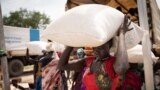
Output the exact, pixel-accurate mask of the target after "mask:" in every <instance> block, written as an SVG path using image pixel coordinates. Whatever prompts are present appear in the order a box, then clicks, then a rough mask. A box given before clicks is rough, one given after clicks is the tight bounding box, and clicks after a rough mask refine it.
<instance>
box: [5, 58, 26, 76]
mask: <svg viewBox="0 0 160 90" xmlns="http://www.w3.org/2000/svg"><path fill="white" fill-rule="evenodd" d="M23 66H24V65H23V63H22V61H21V60H19V59H12V60H11V61H10V62H9V66H8V67H9V68H8V69H9V74H10V75H11V76H19V75H21V74H22V73H23V68H24V67H23Z"/></svg>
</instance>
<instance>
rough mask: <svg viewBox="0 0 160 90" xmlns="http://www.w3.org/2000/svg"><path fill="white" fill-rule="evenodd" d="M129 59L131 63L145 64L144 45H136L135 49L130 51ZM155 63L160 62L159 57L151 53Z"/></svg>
mask: <svg viewBox="0 0 160 90" xmlns="http://www.w3.org/2000/svg"><path fill="white" fill-rule="evenodd" d="M127 52H128V59H129V62H130V63H143V52H142V45H136V46H135V47H133V48H131V49H128V50H127ZM151 56H152V60H153V62H156V61H157V60H158V57H155V55H154V54H153V52H151Z"/></svg>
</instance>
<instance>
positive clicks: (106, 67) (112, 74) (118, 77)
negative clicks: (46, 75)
mask: <svg viewBox="0 0 160 90" xmlns="http://www.w3.org/2000/svg"><path fill="white" fill-rule="evenodd" d="M129 25H130V23H129V24H128V18H127V16H125V18H124V23H123V25H121V27H120V28H119V43H118V50H117V53H116V57H113V56H111V55H110V53H109V50H110V47H111V45H112V41H111V40H110V41H109V42H106V43H105V44H103V45H101V46H99V47H95V48H93V51H94V56H90V57H86V58H83V59H79V60H73V62H72V61H71V62H70V61H69V56H70V53H71V51H72V49H73V47H69V46H68V47H67V48H66V49H65V50H64V52H63V54H62V56H61V58H60V61H59V63H58V68H59V69H61V70H74V71H76V72H79V71H81V70H83V69H84V67H85V72H84V75H83V79H82V82H83V84H84V86H85V89H83V90H116V89H118V88H119V89H123V90H127V88H129V89H131V90H140V88H141V82H140V77H138V76H137V75H136V74H135V73H134V72H132V71H127V69H128V68H129V64H128V57H127V52H126V47H125V42H124V41H125V37H124V34H125V33H126V32H127V31H129V30H131V29H128V26H129ZM133 82H137V83H133ZM81 90H82V89H81Z"/></svg>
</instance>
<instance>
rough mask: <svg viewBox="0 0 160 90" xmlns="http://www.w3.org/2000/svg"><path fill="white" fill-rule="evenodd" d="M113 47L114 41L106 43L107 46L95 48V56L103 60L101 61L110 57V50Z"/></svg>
mask: <svg viewBox="0 0 160 90" xmlns="http://www.w3.org/2000/svg"><path fill="white" fill-rule="evenodd" d="M111 46H112V40H110V41H108V42H106V43H105V44H103V45H101V46H98V47H95V48H93V50H94V55H95V56H96V57H99V58H101V59H103V58H106V57H108V56H109V55H110V54H109V50H110V48H111Z"/></svg>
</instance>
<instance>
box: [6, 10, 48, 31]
mask: <svg viewBox="0 0 160 90" xmlns="http://www.w3.org/2000/svg"><path fill="white" fill-rule="evenodd" d="M40 20H42V21H43V24H49V23H50V18H49V17H48V16H46V15H45V14H44V13H43V14H42V13H40V12H38V11H27V10H26V9H22V8H20V10H18V11H14V12H10V15H9V16H4V17H3V23H4V25H9V26H17V27H26V28H28V27H32V28H38V24H39V22H40Z"/></svg>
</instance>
